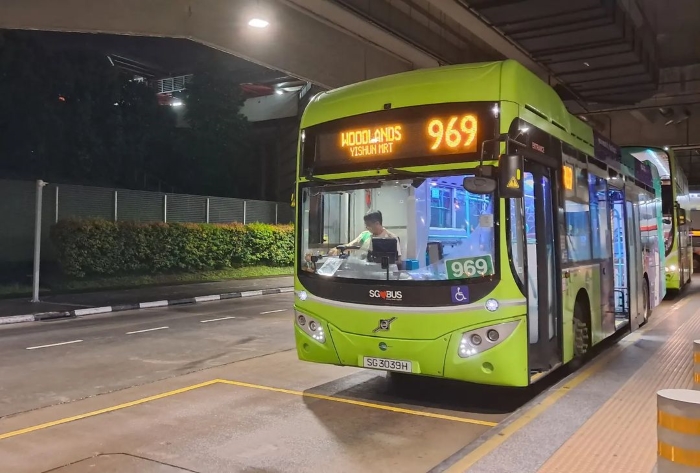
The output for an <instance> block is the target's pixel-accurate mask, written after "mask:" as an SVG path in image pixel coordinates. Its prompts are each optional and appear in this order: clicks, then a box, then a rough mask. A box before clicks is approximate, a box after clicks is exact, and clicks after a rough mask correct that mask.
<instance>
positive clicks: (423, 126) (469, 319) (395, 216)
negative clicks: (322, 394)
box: [293, 60, 662, 387]
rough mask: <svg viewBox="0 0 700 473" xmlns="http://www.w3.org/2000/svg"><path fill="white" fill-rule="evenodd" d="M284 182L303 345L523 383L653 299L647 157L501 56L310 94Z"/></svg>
mask: <svg viewBox="0 0 700 473" xmlns="http://www.w3.org/2000/svg"><path fill="white" fill-rule="evenodd" d="M293 198H294V200H295V203H296V210H297V225H296V258H295V281H294V285H295V301H294V311H295V313H294V316H295V320H294V331H295V340H296V347H297V354H298V357H299V359H301V360H304V361H309V362H317V363H327V364H334V365H341V366H353V367H361V368H369V369H376V370H381V371H387V372H389V373H390V374H391V378H394V377H397V378H398V379H402V378H404V377H405V376H409V375H422V376H430V377H439V378H449V379H455V380H463V381H468V382H473V383H480V384H488V385H500V386H512V387H517V386H527V385H529V384H531V383H534V382H536V381H537V380H539V379H541V378H542V377H544V376H546V375H547V374H548V373H551V372H552V371H553V370H555V369H557V368H558V367H560V366H561V365H563V364H565V363H568V362H569V361H571V360H574V359H577V358H580V357H581V356H583V355H584V354H585V353H586V352H587V351H588V350H589V349H590V347H591V346H593V345H596V344H598V343H600V342H601V341H603V340H604V339H606V338H607V337H610V336H611V335H613V334H614V333H616V332H618V331H621V330H635V329H636V328H637V327H638V326H639V325H641V324H643V323H644V322H645V321H646V320H647V319H648V317H649V316H650V314H651V311H652V309H653V308H654V307H655V306H656V305H657V304H658V303H659V292H660V281H659V278H660V274H661V272H660V270H659V268H658V265H659V264H660V261H662V260H661V259H660V257H659V245H658V228H656V229H651V227H652V226H653V225H649V222H650V221H654V220H658V219H657V218H656V217H657V216H658V212H659V206H658V205H657V203H658V201H659V199H660V196H659V195H658V194H657V193H656V191H655V189H654V187H653V173H652V172H651V170H650V168H649V166H648V165H646V164H645V163H644V162H641V161H639V160H636V163H635V164H634V165H633V166H632V167H631V168H630V167H629V166H623V165H622V157H621V153H620V149H619V148H618V147H617V146H615V145H614V144H613V143H611V142H610V141H609V140H606V139H605V138H604V137H602V136H601V135H599V134H596V133H594V131H593V129H591V128H590V127H589V126H588V125H587V124H586V123H585V122H583V121H581V120H579V119H578V118H576V117H574V116H573V115H570V114H569V113H568V111H567V110H566V108H565V106H564V104H563V102H562V101H561V99H560V98H559V96H558V95H557V94H556V93H555V91H554V90H553V89H552V88H551V87H549V86H548V85H547V84H545V83H544V82H542V81H541V80H540V79H539V78H538V77H536V76H535V75H533V74H532V73H531V72H529V71H528V70H527V69H525V68H524V67H523V66H521V65H520V64H519V63H517V62H515V61H512V60H506V61H500V62H490V63H479V64H468V65H456V66H446V67H441V68H437V69H423V70H418V71H412V72H407V73H402V74H397V75H393V76H387V77H382V78H377V79H372V80H369V81H365V82H361V83H358V84H353V85H350V86H346V87H343V88H340V89H337V90H333V91H330V92H324V93H321V94H319V95H318V96H316V97H314V98H313V99H312V100H311V102H310V103H309V105H308V106H307V108H306V110H305V112H304V114H303V116H302V120H301V126H300V137H299V155H298V162H297V184H296V192H295V196H294V197H293ZM655 235H656V237H655Z"/></svg>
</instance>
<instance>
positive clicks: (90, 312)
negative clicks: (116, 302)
mask: <svg viewBox="0 0 700 473" xmlns="http://www.w3.org/2000/svg"><path fill="white" fill-rule="evenodd" d="M109 312H112V307H111V306H109V307H94V308H91V309H78V310H76V311H75V315H76V316H78V317H80V316H81V315H97V314H107V313H109Z"/></svg>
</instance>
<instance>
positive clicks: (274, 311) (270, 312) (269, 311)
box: [260, 309, 289, 315]
mask: <svg viewBox="0 0 700 473" xmlns="http://www.w3.org/2000/svg"><path fill="white" fill-rule="evenodd" d="M288 310H289V309H277V310H266V311H265V312H260V315H265V314H276V313H278V312H287V311H288Z"/></svg>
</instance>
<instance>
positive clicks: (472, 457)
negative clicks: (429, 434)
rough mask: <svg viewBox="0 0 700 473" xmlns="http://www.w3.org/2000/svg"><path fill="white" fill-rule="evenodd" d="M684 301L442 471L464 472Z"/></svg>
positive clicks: (598, 369)
mask: <svg viewBox="0 0 700 473" xmlns="http://www.w3.org/2000/svg"><path fill="white" fill-rule="evenodd" d="M687 303H688V299H684V300H682V301H679V302H676V303H675V304H673V305H672V306H671V307H669V309H668V310H667V311H666V312H665V313H664V314H663V315H661V316H660V317H656V318H655V319H652V320H651V321H650V322H649V323H647V324H646V325H645V326H644V327H642V328H640V329H638V330H637V331H635V332H633V333H631V334H629V335H627V336H626V337H625V338H624V339H622V340H621V341H620V342H618V344H617V346H616V347H615V348H613V349H612V351H610V352H608V353H606V354H604V355H603V356H602V358H598V357H596V358H595V359H594V361H593V363H592V364H591V366H589V367H588V368H586V369H584V370H583V371H582V372H580V373H579V374H577V375H576V376H574V377H573V378H571V380H569V381H568V382H566V383H565V384H564V385H562V386H561V387H559V388H557V389H556V390H554V391H552V392H551V393H550V394H549V395H547V396H546V397H545V398H544V399H542V401H540V402H539V403H538V404H536V405H534V406H532V407H531V408H529V409H527V410H526V411H524V412H523V413H522V415H520V417H518V418H517V419H515V420H514V421H513V422H512V423H511V424H509V425H507V426H505V427H504V428H503V430H501V431H500V432H498V434H497V435H494V436H493V437H491V438H489V439H487V440H486V441H485V442H484V443H482V444H481V445H479V446H478V447H477V448H475V449H474V450H472V451H471V452H469V453H467V454H466V455H465V456H463V457H462V458H461V459H459V460H458V461H457V462H455V463H453V464H452V465H451V466H450V467H449V468H448V469H447V470H445V473H457V472H464V471H466V470H467V469H469V468H471V467H472V466H474V464H475V463H476V462H478V461H479V460H481V459H482V458H484V457H485V456H486V455H488V454H489V453H491V452H492V451H493V450H495V449H496V448H497V447H498V446H499V445H501V444H502V443H503V442H505V441H506V440H508V439H509V438H510V437H512V436H513V434H514V433H516V432H518V431H519V430H520V429H522V428H523V427H525V426H526V425H527V424H529V423H530V422H532V421H533V420H535V418H537V417H538V416H539V415H540V414H542V413H543V412H545V411H546V410H547V409H549V408H550V407H551V406H552V405H553V404H554V403H556V402H557V401H558V400H559V399H561V398H562V397H564V396H565V395H566V394H567V393H569V392H571V390H572V389H574V388H575V387H576V386H578V385H579V384H581V383H583V382H584V381H585V380H587V379H588V378H590V377H591V376H593V375H594V374H596V373H597V372H599V371H600V370H601V369H603V368H605V367H606V366H607V364H608V362H609V361H610V360H612V359H613V358H615V357H617V356H619V355H620V353H622V352H623V351H624V350H626V349H627V348H629V347H630V346H632V345H633V344H634V343H635V342H637V341H638V340H639V339H640V338H642V336H643V335H644V333H646V332H648V331H649V330H651V329H653V328H654V327H656V326H657V325H659V324H660V323H661V322H662V321H664V320H666V319H667V318H668V317H670V316H671V314H673V313H674V312H676V311H677V310H679V309H681V308H682V307H683V306H684V305H685V304H687ZM599 356H600V355H599ZM506 420H507V419H506Z"/></svg>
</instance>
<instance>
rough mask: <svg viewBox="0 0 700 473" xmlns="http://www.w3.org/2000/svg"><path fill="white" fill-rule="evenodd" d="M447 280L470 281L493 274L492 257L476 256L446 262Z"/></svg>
mask: <svg viewBox="0 0 700 473" xmlns="http://www.w3.org/2000/svg"><path fill="white" fill-rule="evenodd" d="M445 265H446V267H447V279H468V278H477V277H482V276H490V275H492V274H493V260H492V259H491V255H483V256H475V257H473V258H460V259H453V260H447V261H445Z"/></svg>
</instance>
